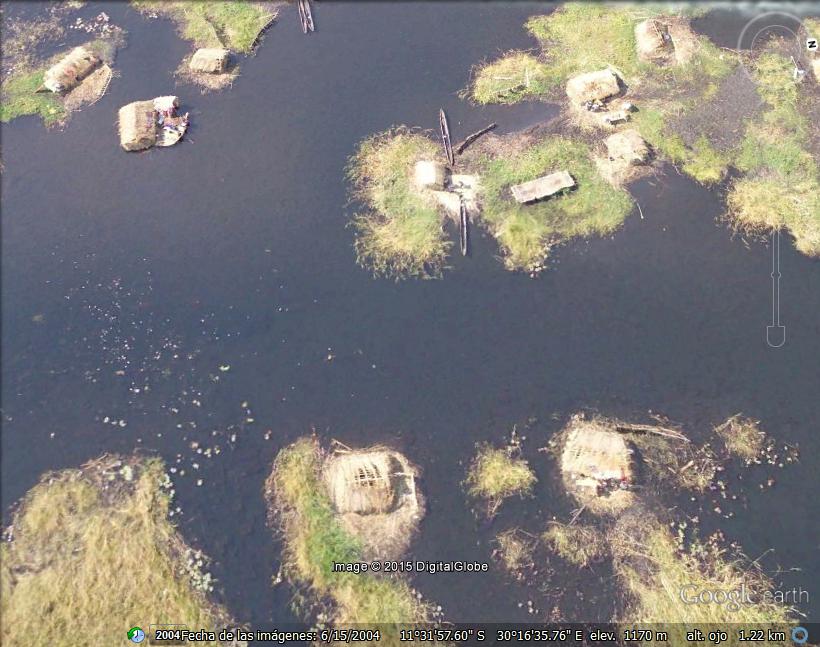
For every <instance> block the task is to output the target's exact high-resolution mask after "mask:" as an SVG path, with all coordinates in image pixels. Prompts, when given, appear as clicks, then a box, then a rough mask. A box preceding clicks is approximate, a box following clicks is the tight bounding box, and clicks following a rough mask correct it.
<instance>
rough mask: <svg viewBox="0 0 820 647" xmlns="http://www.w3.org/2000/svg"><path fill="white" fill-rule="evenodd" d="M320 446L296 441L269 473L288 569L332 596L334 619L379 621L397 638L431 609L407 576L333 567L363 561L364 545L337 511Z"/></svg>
mask: <svg viewBox="0 0 820 647" xmlns="http://www.w3.org/2000/svg"><path fill="white" fill-rule="evenodd" d="M319 451H320V450H319V448H318V445H317V443H316V442H315V440H313V439H311V438H302V439H300V440H298V441H296V442H295V443H294V444H292V445H290V446H289V447H286V448H285V449H283V450H282V451H280V452H279V455H278V456H277V457H276V460H275V462H274V466H273V471H272V472H271V475H270V477H269V478H268V482H267V488H266V492H267V495H268V496H269V498H270V503H271V505H272V509H273V516H274V517H275V518H276V519H277V520H278V521H279V523H280V524H281V530H282V534H283V539H284V554H283V560H284V563H285V569H284V572H285V575H286V576H287V577H288V578H289V579H290V580H291V581H293V582H294V583H295V584H297V585H301V586H303V587H305V588H306V590H307V592H308V594H309V595H310V596H311V597H312V598H315V601H316V603H317V604H319V603H321V601H323V600H330V601H331V603H332V609H331V621H332V622H333V624H334V625H336V626H343V625H344V626H346V625H354V624H356V625H361V626H374V625H377V624H378V625H379V626H380V627H382V628H384V631H383V633H386V635H385V636H383V641H382V642H386V643H387V644H394V643H395V644H398V635H397V633H394V632H397V629H396V626H397V625H399V624H410V623H419V622H425V621H427V620H428V619H429V617H430V614H431V610H430V608H429V607H428V605H427V604H425V603H424V602H422V601H420V600H419V599H418V598H417V596H416V595H415V594H414V593H413V591H412V590H411V589H410V587H409V586H408V584H407V583H406V582H405V581H404V580H402V579H387V578H386V577H381V576H378V575H374V574H372V573H350V572H334V569H333V564H334V563H352V562H358V561H361V560H362V549H361V546H360V545H359V544H358V543H357V542H356V541H355V539H354V538H353V537H351V536H350V535H349V534H348V533H347V532H345V530H344V529H343V528H342V526H341V525H340V524H339V522H338V521H337V520H336V518H335V517H334V512H333V508H332V505H331V502H330V499H329V498H328V495H327V492H326V489H325V485H324V483H323V482H322V480H321V477H320V475H319V470H320V468H321V460H322V459H321V456H320V453H319ZM390 624H393V625H394V627H393V628H392V629H391V628H390V626H389V625H390ZM380 644H381V643H380Z"/></svg>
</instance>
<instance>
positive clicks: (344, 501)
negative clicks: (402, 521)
mask: <svg viewBox="0 0 820 647" xmlns="http://www.w3.org/2000/svg"><path fill="white" fill-rule="evenodd" d="M400 471H401V465H400V464H399V462H398V461H397V460H396V459H395V458H394V457H393V456H392V455H391V454H389V453H387V452H381V451H377V452H362V453H350V454H340V455H337V456H335V457H334V458H333V459H332V460H331V461H330V462H329V463H328V466H327V481H328V484H329V486H330V498H331V501H333V506H334V507H335V509H336V511H337V512H339V513H342V514H344V513H347V512H355V513H357V514H374V513H384V512H388V511H390V510H391V509H392V508H393V506H394V504H395V502H396V484H395V483H394V481H395V474H396V473H397V472H400Z"/></svg>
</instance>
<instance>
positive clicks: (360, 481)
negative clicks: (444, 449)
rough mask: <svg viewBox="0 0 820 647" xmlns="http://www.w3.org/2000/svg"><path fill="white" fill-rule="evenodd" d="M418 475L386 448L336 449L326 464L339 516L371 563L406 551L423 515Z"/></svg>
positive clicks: (411, 467)
mask: <svg viewBox="0 0 820 647" xmlns="http://www.w3.org/2000/svg"><path fill="white" fill-rule="evenodd" d="M416 476H417V470H416V468H415V467H414V466H413V465H412V464H411V463H410V462H409V461H408V460H407V459H406V458H405V457H404V456H402V455H401V454H400V453H398V452H396V451H393V450H391V449H388V448H385V447H371V448H369V449H362V450H357V451H353V450H348V449H337V451H335V452H334V453H333V454H331V455H330V456H329V457H328V458H327V460H326V461H325V464H324V469H323V478H324V481H325V484H326V486H327V489H328V494H329V496H330V500H331V503H332V504H333V508H334V510H335V511H336V515H337V517H338V519H339V520H340V522H341V523H342V525H343V526H344V527H345V529H346V530H347V531H348V532H350V534H352V535H354V536H355V537H356V538H358V539H359V541H361V542H362V545H363V546H364V548H365V552H366V554H367V556H368V559H373V558H375V557H381V558H395V557H398V556H400V555H401V554H402V553H403V552H404V551H405V550H406V549H407V546H408V545H409V542H410V539H411V538H412V535H413V532H414V530H415V528H416V526H417V525H418V522H419V520H420V519H421V517H422V516H423V514H424V501H423V499H422V497H421V495H420V493H419V492H418V491H417V489H416Z"/></svg>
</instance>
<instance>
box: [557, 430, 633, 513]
mask: <svg viewBox="0 0 820 647" xmlns="http://www.w3.org/2000/svg"><path fill="white" fill-rule="evenodd" d="M633 453H634V450H633V448H632V447H631V446H630V444H629V443H628V442H627V440H626V438H625V437H624V435H623V434H621V433H619V432H618V431H616V430H615V427H614V426H613V425H610V424H608V423H606V422H605V421H602V420H585V419H583V418H581V417H573V419H572V420H571V421H570V424H569V426H568V427H567V429H566V431H565V439H564V443H563V448H562V450H561V473H562V475H563V478H564V483H565V485H566V487H567V489H568V490H569V491H570V492H571V493H572V494H573V495H574V496H575V497H576V498H578V499H579V500H580V501H581V502H583V503H584V504H585V505H586V506H587V507H589V508H590V509H592V510H593V511H602V512H619V511H621V510H623V509H624V508H625V507H628V506H629V505H631V504H632V502H633V500H634V496H633V494H632V492H630V491H629V489H630V488H631V486H632V485H634V483H635V470H634V465H633Z"/></svg>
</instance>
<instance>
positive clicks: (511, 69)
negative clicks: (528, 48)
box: [472, 52, 561, 104]
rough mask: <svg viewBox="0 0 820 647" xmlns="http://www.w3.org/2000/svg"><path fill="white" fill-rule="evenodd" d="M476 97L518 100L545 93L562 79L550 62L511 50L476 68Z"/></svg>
mask: <svg viewBox="0 0 820 647" xmlns="http://www.w3.org/2000/svg"><path fill="white" fill-rule="evenodd" d="M473 77H474V79H473V86H472V99H473V100H474V101H475V102H476V103H481V104H487V103H507V104H512V103H518V102H519V101H522V100H524V99H527V98H539V97H543V96H544V95H545V94H546V93H547V92H549V91H550V90H551V89H553V88H554V87H555V86H556V85H558V83H560V81H561V79H560V78H559V77H556V76H555V75H554V74H553V72H552V70H550V69H549V67H548V66H547V65H545V64H544V63H542V62H541V61H540V60H538V59H537V58H536V57H535V56H533V55H532V54H527V53H526V52H508V53H507V54H505V55H504V56H502V57H501V58H499V59H496V60H495V61H492V62H489V63H483V64H481V65H479V66H477V67H476V68H475V69H474V70H473Z"/></svg>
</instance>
